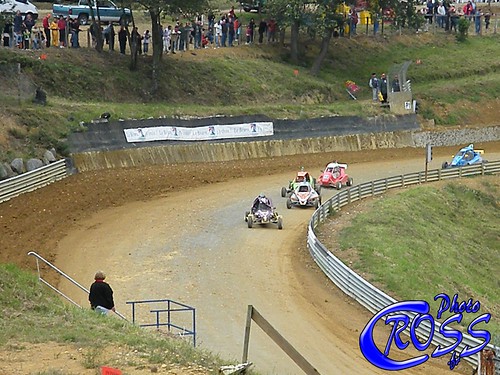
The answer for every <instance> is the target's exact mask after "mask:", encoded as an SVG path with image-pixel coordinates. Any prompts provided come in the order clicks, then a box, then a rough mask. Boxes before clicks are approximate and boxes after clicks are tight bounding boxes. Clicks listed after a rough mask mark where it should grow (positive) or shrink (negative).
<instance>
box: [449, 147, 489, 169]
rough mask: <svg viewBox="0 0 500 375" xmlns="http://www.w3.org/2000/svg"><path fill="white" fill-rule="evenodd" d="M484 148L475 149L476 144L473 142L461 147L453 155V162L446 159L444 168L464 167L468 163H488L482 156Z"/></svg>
mask: <svg viewBox="0 0 500 375" xmlns="http://www.w3.org/2000/svg"><path fill="white" fill-rule="evenodd" d="M483 152H484V151H483V150H474V145H473V144H472V143H471V144H470V145H468V146H467V147H464V148H462V149H460V151H458V152H457V154H456V155H455V156H454V157H453V159H452V161H451V163H448V162H447V161H445V162H444V163H443V165H442V167H443V169H446V168H451V167H464V166H466V165H472V164H480V163H486V162H487V160H484V159H483V158H482V156H481V154H482V153H483Z"/></svg>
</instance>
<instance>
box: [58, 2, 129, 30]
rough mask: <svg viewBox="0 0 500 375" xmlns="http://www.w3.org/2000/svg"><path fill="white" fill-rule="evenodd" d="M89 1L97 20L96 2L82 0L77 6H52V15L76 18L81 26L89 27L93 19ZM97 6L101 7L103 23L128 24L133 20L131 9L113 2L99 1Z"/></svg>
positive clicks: (100, 13)
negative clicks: (90, 20)
mask: <svg viewBox="0 0 500 375" xmlns="http://www.w3.org/2000/svg"><path fill="white" fill-rule="evenodd" d="M89 1H90V3H91V4H92V10H93V13H94V16H95V17H96V18H97V6H96V3H95V0H80V1H79V2H78V4H75V5H62V4H54V5H52V13H53V14H54V15H62V16H64V17H66V16H70V17H71V18H73V19H74V18H76V19H78V21H79V22H80V25H87V24H88V23H89V19H90V18H91V13H90V5H89ZM97 5H98V6H99V18H100V19H101V21H102V22H106V23H110V22H118V23H120V24H128V23H129V22H130V21H131V19H132V15H131V12H130V9H128V8H120V7H118V6H116V5H115V3H113V2H112V1H111V0H98V2H97Z"/></svg>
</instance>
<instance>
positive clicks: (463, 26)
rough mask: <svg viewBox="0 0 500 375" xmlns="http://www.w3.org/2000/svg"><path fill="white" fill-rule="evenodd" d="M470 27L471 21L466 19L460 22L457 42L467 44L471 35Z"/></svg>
mask: <svg viewBox="0 0 500 375" xmlns="http://www.w3.org/2000/svg"><path fill="white" fill-rule="evenodd" d="M469 26H470V21H468V20H466V19H465V18H461V19H460V20H459V21H458V34H457V41H459V42H465V41H466V40H467V37H468V35H469Z"/></svg>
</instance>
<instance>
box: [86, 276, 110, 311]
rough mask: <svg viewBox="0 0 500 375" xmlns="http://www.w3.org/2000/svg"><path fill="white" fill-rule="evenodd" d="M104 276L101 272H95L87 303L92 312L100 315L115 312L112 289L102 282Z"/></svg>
mask: <svg viewBox="0 0 500 375" xmlns="http://www.w3.org/2000/svg"><path fill="white" fill-rule="evenodd" d="M105 279H106V275H105V274H104V272H102V271H97V272H96V274H95V276H94V280H95V281H94V282H93V283H92V285H91V286H90V293H89V302H90V307H91V308H92V310H95V311H96V312H99V313H101V314H108V313H109V312H110V311H116V310H115V301H114V300H113V289H111V286H109V284H108V283H106V282H105V281H104V280H105Z"/></svg>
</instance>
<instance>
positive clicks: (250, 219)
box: [247, 216, 253, 228]
mask: <svg viewBox="0 0 500 375" xmlns="http://www.w3.org/2000/svg"><path fill="white" fill-rule="evenodd" d="M247 224H248V227H249V228H252V227H253V219H252V217H251V216H249V217H248V218H247Z"/></svg>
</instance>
